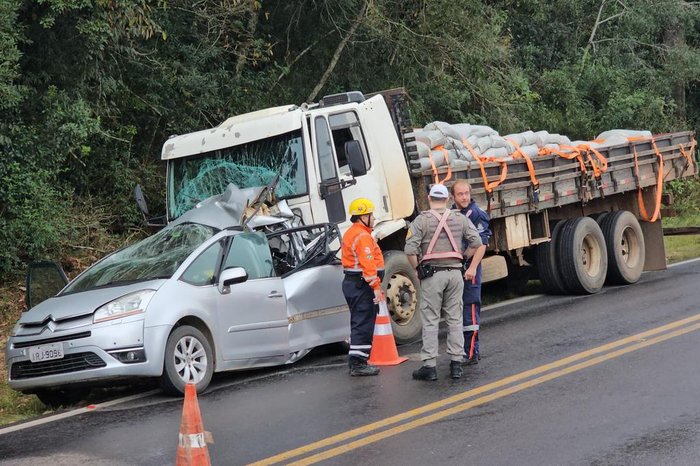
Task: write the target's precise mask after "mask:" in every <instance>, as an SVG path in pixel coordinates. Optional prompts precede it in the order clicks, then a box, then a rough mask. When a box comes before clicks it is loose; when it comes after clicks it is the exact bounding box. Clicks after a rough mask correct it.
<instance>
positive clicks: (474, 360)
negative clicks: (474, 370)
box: [462, 356, 481, 366]
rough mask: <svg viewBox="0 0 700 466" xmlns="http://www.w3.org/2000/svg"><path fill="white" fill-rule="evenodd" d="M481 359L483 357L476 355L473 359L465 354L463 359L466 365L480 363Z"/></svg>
mask: <svg viewBox="0 0 700 466" xmlns="http://www.w3.org/2000/svg"><path fill="white" fill-rule="evenodd" d="M479 359H481V358H480V357H478V356H474V357H473V358H471V359H469V358H468V357H466V356H465V357H464V359H462V364H463V365H465V366H473V365H475V364H479Z"/></svg>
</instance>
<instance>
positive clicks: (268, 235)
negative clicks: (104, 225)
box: [5, 186, 350, 406]
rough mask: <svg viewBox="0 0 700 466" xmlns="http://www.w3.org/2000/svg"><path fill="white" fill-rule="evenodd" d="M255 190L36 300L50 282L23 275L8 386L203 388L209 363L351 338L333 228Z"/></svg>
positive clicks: (210, 204)
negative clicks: (154, 381)
mask: <svg viewBox="0 0 700 466" xmlns="http://www.w3.org/2000/svg"><path fill="white" fill-rule="evenodd" d="M255 189H260V188H255ZM258 194H259V192H258ZM254 197H256V192H251V191H250V190H239V189H237V188H235V187H234V186H229V189H227V191H226V192H224V193H223V194H221V195H219V196H214V197H213V198H210V199H208V200H206V201H203V202H201V203H200V204H198V206H197V207H196V208H194V209H192V210H191V211H189V212H187V213H186V214H184V215H183V216H182V217H180V218H179V219H177V220H176V221H174V222H173V223H171V224H170V225H168V226H167V227H165V228H164V229H162V230H161V231H159V232H158V233H156V234H155V235H153V236H151V237H148V238H146V239H144V240H142V241H140V242H138V243H136V244H133V245H131V246H129V247H126V248H124V249H121V250H119V251H117V252H115V253H113V254H111V255H108V256H106V257H105V258H103V259H102V260H100V261H99V262H97V263H96V264H94V265H93V266H92V267H90V268H88V269H87V270H85V271H84V272H83V273H82V274H80V275H79V276H78V277H76V278H75V279H74V280H73V281H72V282H71V283H69V284H68V285H67V286H65V287H64V288H63V289H62V290H61V291H60V292H59V293H58V294H57V295H55V296H53V297H50V298H48V299H46V300H44V301H42V302H40V303H39V304H36V305H34V306H33V307H31V304H32V302H31V296H32V294H31V292H32V291H35V294H36V293H39V292H41V291H42V289H46V287H47V286H48V284H47V283H45V281H42V280H41V279H40V278H39V276H40V274H38V275H35V276H34V277H33V278H32V281H30V280H29V279H28V282H29V284H28V290H27V293H28V307H30V309H28V310H27V311H26V312H24V313H23V314H22V316H21V318H20V319H19V321H18V322H17V324H16V325H15V327H14V329H13V331H12V334H11V337H10V338H9V340H8V342H7V348H6V353H5V354H6V362H7V368H8V374H9V385H10V387H12V388H14V389H16V390H21V391H23V392H25V393H36V394H37V395H38V396H39V398H40V399H41V400H42V401H43V402H44V403H46V404H48V405H54V406H55V405H58V404H63V403H68V402H75V401H77V400H78V399H80V398H82V397H83V396H85V395H86V394H87V393H86V390H89V388H90V387H91V386H96V385H110V384H113V383H115V382H118V381H119V380H127V381H128V380H133V379H134V378H139V377H158V378H160V382H161V385H162V387H163V389H164V390H165V391H166V392H168V393H171V394H175V395H177V394H181V393H183V392H184V386H185V384H186V383H187V382H194V383H196V385H197V389H198V391H201V390H204V389H205V388H206V387H207V386H208V384H209V382H210V380H211V377H212V374H213V373H214V372H219V371H228V370H234V369H244V368H253V367H262V366H272V365H278V364H287V363H292V362H294V361H296V360H298V359H299V358H301V357H303V356H304V355H306V354H307V353H308V352H309V351H310V350H311V349H312V348H313V347H316V346H319V345H323V344H328V343H334V342H344V341H347V339H348V338H349V334H350V316H349V312H348V308H347V305H346V303H345V299H344V297H343V294H342V290H341V285H340V284H341V281H342V269H341V266H340V264H339V261H338V259H337V257H336V253H337V245H338V237H339V232H338V230H337V228H336V227H335V226H334V225H330V224H322V225H311V226H303V225H302V226H299V225H296V226H295V224H294V218H295V217H294V215H293V214H292V212H291V211H290V210H289V208H288V207H286V204H284V202H281V203H279V204H276V205H275V206H276V207H278V208H277V209H276V210H277V212H276V213H270V212H268V211H267V210H265V215H262V214H261V213H260V212H261V211H260V209H259V208H257V209H252V208H251V206H250V204H249V199H250V198H254ZM251 210H254V211H253V212H252V214H251ZM273 210H275V209H273ZM334 246H335V247H334ZM44 265H45V264H44ZM60 273H62V271H60ZM50 294H52V293H50Z"/></svg>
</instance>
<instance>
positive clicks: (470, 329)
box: [462, 325, 479, 332]
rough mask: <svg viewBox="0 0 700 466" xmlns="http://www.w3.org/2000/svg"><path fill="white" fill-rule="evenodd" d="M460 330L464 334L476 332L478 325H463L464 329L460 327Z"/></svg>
mask: <svg viewBox="0 0 700 466" xmlns="http://www.w3.org/2000/svg"><path fill="white" fill-rule="evenodd" d="M462 330H463V331H465V332H476V331H478V330H479V326H478V325H465V326H464V327H462Z"/></svg>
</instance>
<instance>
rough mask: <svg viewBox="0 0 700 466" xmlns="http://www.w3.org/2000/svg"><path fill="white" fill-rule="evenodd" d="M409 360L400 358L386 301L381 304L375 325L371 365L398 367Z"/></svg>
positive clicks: (370, 358)
mask: <svg viewBox="0 0 700 466" xmlns="http://www.w3.org/2000/svg"><path fill="white" fill-rule="evenodd" d="M404 361H408V358H404V357H399V352H398V351H397V350H396V341H394V334H393V332H392V331H391V317H389V309H387V307H386V303H385V302H384V301H382V302H380V303H379V314H377V320H376V321H375V323H374V336H373V337H372V351H371V352H370V353H369V363H370V364H373V365H375V366H396V365H397V364H401V363H402V362H404Z"/></svg>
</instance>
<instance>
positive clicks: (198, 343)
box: [160, 325, 214, 396]
mask: <svg viewBox="0 0 700 466" xmlns="http://www.w3.org/2000/svg"><path fill="white" fill-rule="evenodd" d="M213 373H214V353H213V352H212V349H211V344H210V343H209V340H208V339H207V337H206V336H205V335H204V334H203V333H202V332H201V331H199V330H198V329H197V328H195V327H191V326H189V325H182V326H180V327H176V328H175V329H174V330H173V331H172V332H171V333H170V336H169V337H168V342H167V343H166V345H165V361H163V375H161V377H160V386H161V387H162V388H163V391H164V392H165V393H167V394H169V395H175V396H182V395H184V394H185V384H187V383H194V384H195V386H196V388H197V393H199V392H202V391H204V390H205V389H206V388H207V387H208V386H209V382H211V377H212V375H213Z"/></svg>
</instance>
